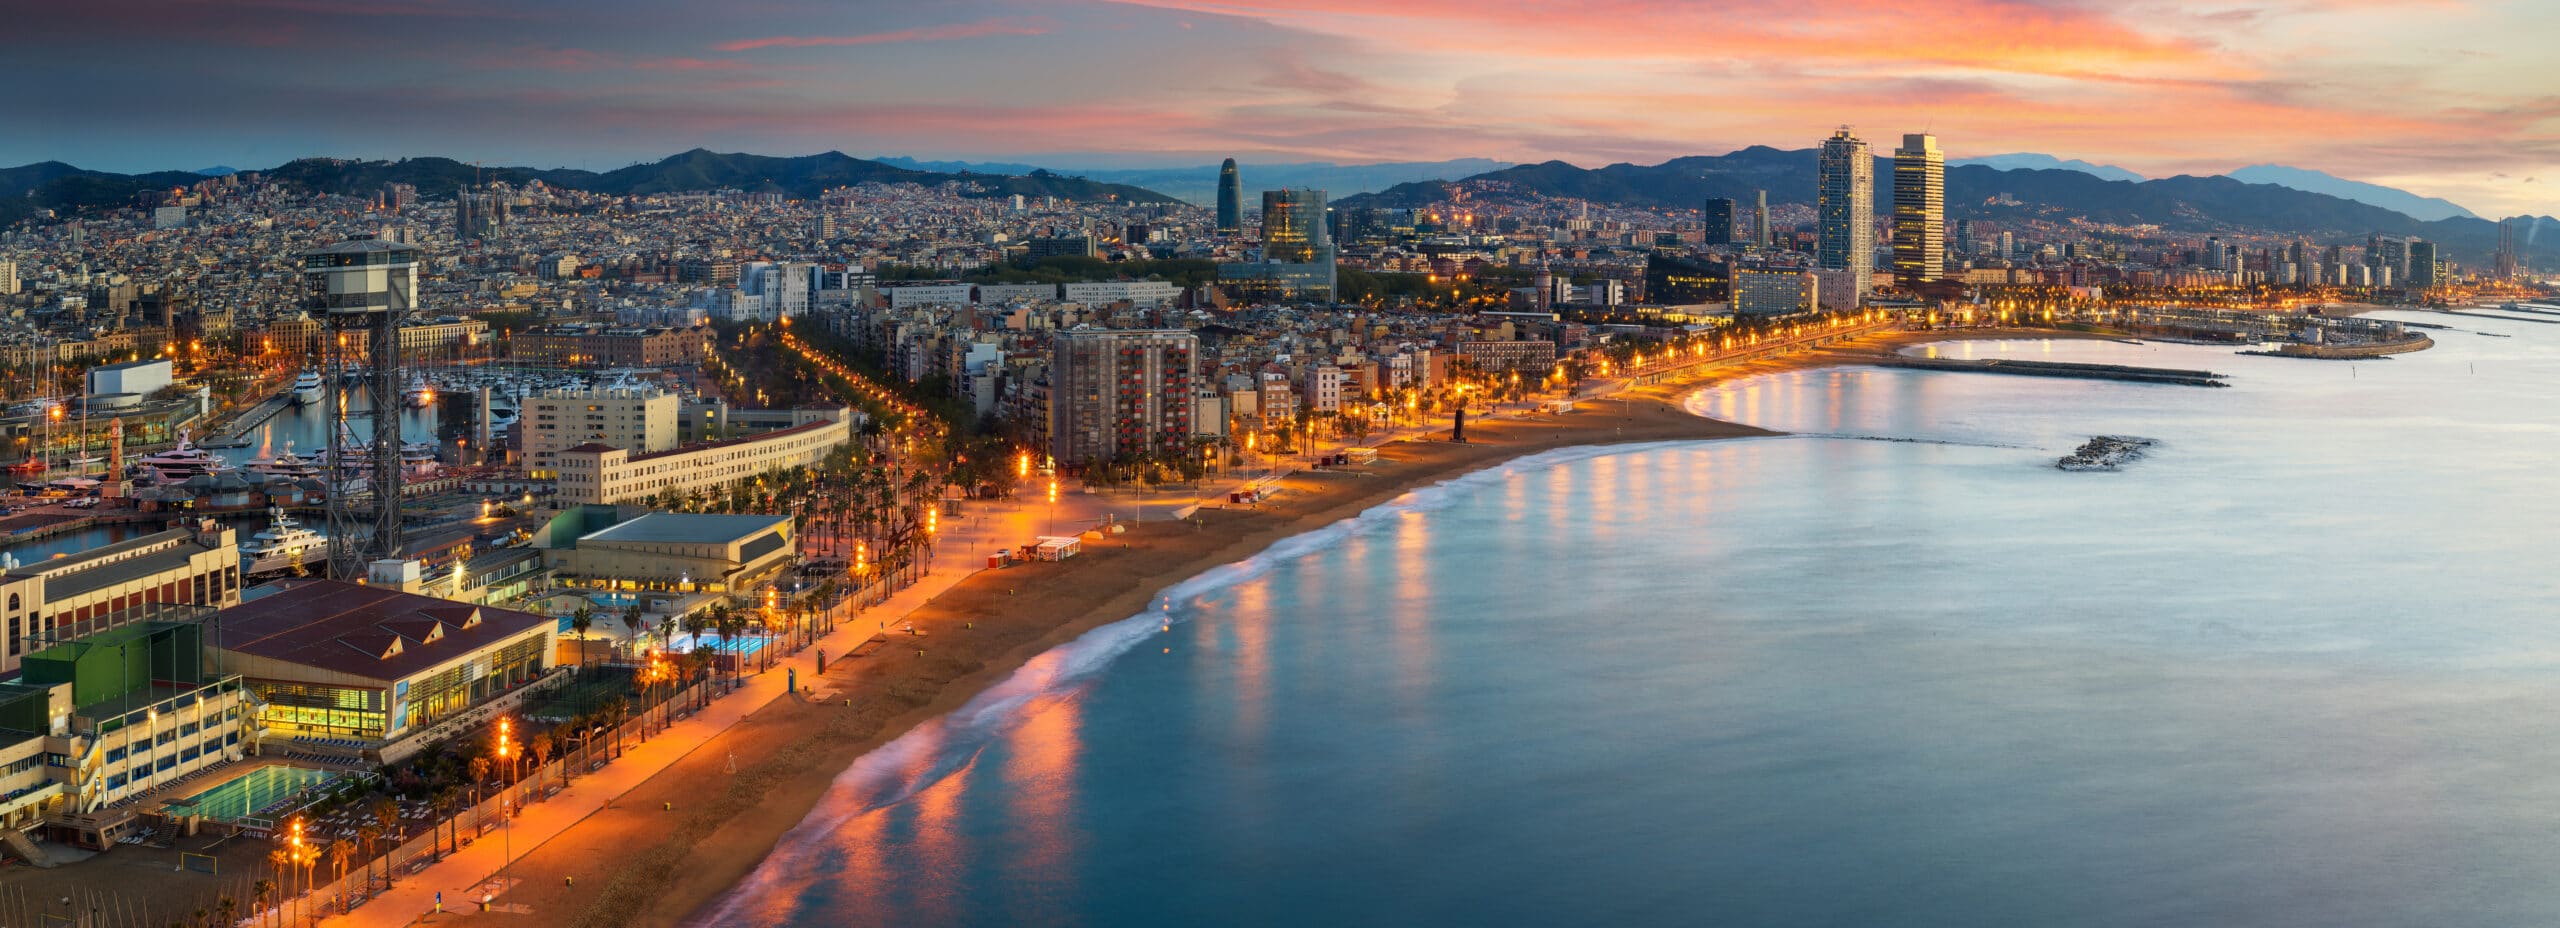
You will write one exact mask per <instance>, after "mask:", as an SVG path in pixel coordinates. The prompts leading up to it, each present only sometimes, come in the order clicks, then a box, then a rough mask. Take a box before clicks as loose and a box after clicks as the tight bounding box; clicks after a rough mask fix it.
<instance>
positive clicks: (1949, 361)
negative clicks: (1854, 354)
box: [1877, 355, 2230, 387]
mask: <svg viewBox="0 0 2560 928" xmlns="http://www.w3.org/2000/svg"><path fill="white" fill-rule="evenodd" d="M1877 363H1880V364H1882V365H1884V366H1886V367H1908V368H1916V369H1919V370H1924V371H1973V372H1975V373H1982V374H2012V375H2016V376H2020V377H2074V378H2078V379H2081V380H2123V381H2129V382H2133V383H2165V384H2177V385H2181V386H2189V387H2227V386H2230V384H2228V383H2224V382H2223V376H2222V375H2221V374H2217V373H2214V372H2212V371H2191V370H2180V369H2177V368H2170V367H2135V366H2132V365H2127V364H2081V363H2076V362H2070V361H2020V360H2015V359H2011V358H1988V359H1983V360H1963V359H1958V358H1914V357H1907V356H1904V355H1888V356H1886V357H1884V358H1881V359H1879V360H1878V362H1877Z"/></svg>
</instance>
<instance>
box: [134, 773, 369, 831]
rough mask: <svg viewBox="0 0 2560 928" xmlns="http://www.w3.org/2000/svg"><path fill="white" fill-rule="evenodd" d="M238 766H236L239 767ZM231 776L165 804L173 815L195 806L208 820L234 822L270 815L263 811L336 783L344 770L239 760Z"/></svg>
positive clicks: (194, 786) (196, 785)
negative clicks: (251, 762) (242, 762)
mask: <svg viewBox="0 0 2560 928" xmlns="http://www.w3.org/2000/svg"><path fill="white" fill-rule="evenodd" d="M235 768H236V769H235ZM226 769H231V770H232V772H231V773H230V775H228V776H219V777H214V778H212V779H210V780H208V781H205V782H200V783H190V784H185V785H186V786H189V787H192V788H191V789H188V790H184V791H181V792H179V793H178V795H176V796H174V797H171V798H166V799H164V800H163V803H164V805H163V807H164V808H165V809H166V810H167V811H168V812H169V813H170V814H173V815H183V814H186V813H187V811H188V810H189V809H193V810H194V812H195V813H196V814H198V815H202V816H204V820H205V821H208V822H219V823H222V824H231V823H234V822H238V821H240V820H241V819H244V818H250V817H260V818H264V817H267V816H265V815H262V814H261V813H263V812H265V811H266V810H267V809H268V808H269V807H271V806H275V805H277V804H279V803H284V802H287V801H289V800H292V799H294V798H296V797H300V796H303V795H306V794H308V793H310V792H311V791H312V790H316V789H319V788H321V787H324V786H327V785H329V784H330V783H334V782H336V781H337V780H338V778H340V777H342V776H345V775H346V774H345V772H344V771H338V770H323V769H321V768H318V767H303V766H299V765H295V764H289V763H282V762H274V761H271V762H267V763H253V764H235V765H233V768H226Z"/></svg>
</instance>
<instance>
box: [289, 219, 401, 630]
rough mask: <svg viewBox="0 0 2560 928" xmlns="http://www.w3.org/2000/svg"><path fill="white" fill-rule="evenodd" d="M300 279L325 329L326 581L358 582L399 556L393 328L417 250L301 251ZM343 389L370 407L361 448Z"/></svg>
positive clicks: (384, 246)
mask: <svg viewBox="0 0 2560 928" xmlns="http://www.w3.org/2000/svg"><path fill="white" fill-rule="evenodd" d="M302 273H303V277H304V278H305V279H306V280H307V281H308V283H309V293H310V297H309V299H308V300H307V301H306V302H305V304H304V305H305V307H306V308H307V309H309V310H310V312H311V315H312V316H313V317H314V318H316V319H318V320H320V322H321V323H322V325H323V328H322V336H321V337H322V339H323V345H322V352H323V356H324V357H325V358H326V363H325V365H324V366H325V368H326V374H325V376H326V377H327V379H328V384H327V386H328V403H329V406H328V412H327V418H328V421H329V428H330V432H331V434H330V436H329V439H328V441H327V447H328V448H329V449H330V451H329V453H328V454H327V456H326V460H327V461H328V466H329V470H328V474H327V479H328V482H329V576H330V577H331V578H332V579H337V580H350V581H354V580H362V579H364V578H365V576H366V573H367V571H368V569H369V565H371V564H372V563H373V561H374V560H376V559H379V558H389V557H398V556H399V555H400V409H401V402H400V401H401V397H400V392H401V383H400V323H401V322H402V321H403V320H405V319H407V318H408V315H409V310H410V308H411V307H413V306H415V305H416V301H417V295H418V250H417V249H416V248H412V247H410V246H407V245H402V244H399V243H397V242H388V241H383V240H381V239H374V238H354V239H348V240H346V241H343V242H339V243H337V244H335V245H330V246H328V247H325V248H318V249H314V250H312V251H309V252H305V253H304V254H303V256H302ZM359 346H361V349H362V350H361V351H359V350H358V349H359ZM350 380H355V381H358V382H359V383H361V385H362V386H361V389H359V390H357V391H353V392H356V393H360V394H361V395H363V396H365V397H367V398H368V400H369V401H370V402H371V403H372V406H373V408H372V409H371V410H370V415H371V417H372V419H373V422H372V431H371V434H369V435H367V436H365V437H364V440H363V442H362V443H361V444H358V443H356V442H354V441H351V440H350V439H352V438H354V437H355V436H354V435H353V434H352V431H351V429H350V428H349V424H348V418H349V417H348V406H349V405H350V404H349V402H348V401H349V400H350V399H352V397H351V396H350V395H349V394H350V392H351V391H349V390H348V381H350ZM355 454H361V455H364V459H365V461H366V463H367V465H368V466H367V467H366V469H365V472H364V473H363V474H357V473H353V472H350V470H349V469H348V468H347V467H346V466H345V464H346V462H345V458H347V457H349V456H351V455H355ZM359 487H363V488H364V492H365V495H363V496H362V497H361V498H360V497H359V496H358V489H359Z"/></svg>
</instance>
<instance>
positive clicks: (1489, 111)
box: [0, 0, 2560, 215]
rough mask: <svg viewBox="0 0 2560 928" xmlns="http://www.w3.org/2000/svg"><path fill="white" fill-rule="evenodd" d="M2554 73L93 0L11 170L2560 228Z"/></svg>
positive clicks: (2520, 1) (2408, 13)
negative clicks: (1690, 166) (2516, 220)
mask: <svg viewBox="0 0 2560 928" xmlns="http://www.w3.org/2000/svg"><path fill="white" fill-rule="evenodd" d="M2555 40H2560V2H2552V0H2505V2H2500V0H1821V2H1802V0H1715V2H1689V0H1511V2H1502V0H1299V2H1284V0H1129V2H1102V0H989V2H976V0H958V2H934V3H916V2H912V0H909V2H872V0H837V2H814V0H730V2H719V3H709V2H698V0H81V2H61V3H29V4H22V5H17V8H16V9H15V10H13V12H12V13H11V14H10V16H9V21H8V27H7V28H6V29H0V62H4V63H0V74H6V75H7V76H8V79H7V80H6V81H5V82H0V86H6V87H7V88H9V91H8V92H7V93H5V94H0V124H5V125H7V126H9V127H10V131H8V132H5V133H0V164H22V163H27V162H32V161H42V160H60V161H67V162H70V163H73V164H77V165H80V166H82V167H89V168H96V169H101V170H114V171H139V170H164V169H192V168H201V167H206V166H209V165H213V164H226V165H231V166H235V167H243V168H258V167H266V166H271V165H274V164H278V163H281V162H283V161H286V160H290V159H292V158H297V157H304V156H311V155H328V156H336V157H356V158H398V157H404V156H412V155H443V156H447V157H453V158H459V159H462V160H466V161H469V160H482V161H486V162H488V163H491V164H510V165H527V166H534V167H554V166H568V167H583V168H591V169H609V168H613V167H619V166H622V165H625V164H629V163H632V162H634V161H646V160H655V159H657V158H661V157H664V156H666V155H669V154H673V153H675V152H678V151H683V150H686V149H690V148H695V147H705V148H710V149H712V150H715V151H746V152H754V153H757V154H770V155H798V154H810V153H815V152H821V151H828V150H838V151H843V152H846V153H848V154H853V155H858V156H867V157H876V156H885V155H909V156H914V157H920V158H968V159H978V160H1010V161H1030V162H1033V163H1039V162H1040V161H1042V160H1043V159H1044V158H1045V159H1047V160H1049V161H1051V162H1052V163H1059V164H1072V165H1073V166H1087V167H1095V166H1104V165H1105V164H1119V165H1127V166H1158V165H1177V164H1194V163H1215V161H1216V159H1218V158H1222V157H1228V156H1235V157H1239V158H1241V159H1243V160H1247V161H1305V160H1328V161H1342V162H1361V161H1427V160H1438V159H1446V158H1462V157H1484V158H1496V159H1506V160H1517V161H1543V160H1547V159H1561V160H1565V161H1569V162H1573V163H1575V164H1580V165H1584V166H1598V165H1601V164H1607V163H1611V162H1618V161H1633V162H1637V163H1643V164H1651V163H1658V162H1660V161H1662V160H1665V159H1668V158H1672V157H1678V156H1681V155H1691V154H1719V153H1723V152H1727V151H1731V150H1734V149H1737V148H1741V147H1744V146H1748V145H1771V146H1776V147H1779V148H1807V147H1811V146H1812V145H1813V144H1815V143H1816V142H1817V141H1818V140H1820V139H1821V138H1822V137H1824V136H1826V135H1828V134H1829V133H1830V131H1831V130H1832V128H1833V127H1834V126H1836V125H1851V126H1854V127H1856V128H1857V130H1858V131H1859V133H1860V134H1861V135H1863V136H1865V137H1866V138H1868V139H1869V140H1871V141H1875V142H1877V143H1879V144H1878V147H1879V148H1890V147H1891V143H1892V142H1893V141H1895V140H1897V139H1898V138H1899V136H1900V135H1901V134H1902V133H1904V132H1914V131H1924V130H1925V131H1931V132H1934V133H1936V134H1937V135H1938V136H1939V138H1940V144H1941V146H1942V147H1944V148H1945V149H1946V150H1947V151H1948V152H1949V154H1950V156H1951V157H1957V158H1961V157H1969V156H1980V155H1991V154H2000V153H2006V152H2018V151H2032V152H2044V153H2048V154H2053V155H2056V156H2059V157H2063V158H2081V159H2086V160H2088V161H2092V162H2097V163H2101V164H2116V165H2121V166H2124V167H2127V168H2131V169H2133V170H2135V171H2139V172H2141V173H2144V174H2146V175H2151V176H2166V175H2171V174H2180V173H2190V174H2212V173H2220V172H2223V171H2227V170H2231V169H2233V168H2237V167H2240V166H2243V165H2248V164H2258V163H2277V164H2286V165H2292V166H2296V167H2305V168H2312V169H2316V170H2322V171H2327V172H2329V173H2332V174H2337V175H2339V176H2343V177H2348V178H2352V179H2356V180H2364V181H2370V182H2374V183H2381V184H2387V185H2391V186H2396V187H2400V188H2402V189H2406V190H2410V191H2412V192H2416V193H2420V194H2423V195H2429V196H2441V197H2445V198H2447V199H2451V200H2453V201H2454V202H2457V203H2461V204H2463V205H2465V206H2468V207H2470V208H2472V209H2473V210H2475V211H2478V212H2480V213H2482V214H2484V215H2503V214H2512V213H2523V212H2532V213H2537V214H2547V213H2560V196H2555V195H2554V194H2553V193H2552V190H2553V189H2554V186H2555V185H2560V69H2555V68H2553V67H2551V65H2550V61H2551V59H2550V57H2549V54H2550V53H2549V48H2551V47H2552V46H2554V45H2555V44H2560V43H2555Z"/></svg>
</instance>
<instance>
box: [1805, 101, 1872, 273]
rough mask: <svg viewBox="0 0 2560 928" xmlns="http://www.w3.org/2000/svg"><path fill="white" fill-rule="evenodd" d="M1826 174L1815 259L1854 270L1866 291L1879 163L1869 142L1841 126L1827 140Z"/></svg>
mask: <svg viewBox="0 0 2560 928" xmlns="http://www.w3.org/2000/svg"><path fill="white" fill-rule="evenodd" d="M1818 168H1819V170H1820V172H1821V177H1820V180H1819V189H1818V190H1817V191H1816V193H1817V197H1816V199H1815V202H1814V223H1815V231H1816V235H1817V241H1816V243H1815V248H1816V252H1815V257H1816V263H1818V264H1820V265H1821V266H1822V267H1825V268H1829V269H1831V270H1835V271H1849V272H1851V274H1850V276H1851V277H1852V278H1854V279H1856V280H1858V281H1861V282H1862V283H1861V284H1860V285H1859V287H1858V295H1859V296H1865V295H1866V289H1867V288H1866V286H1865V285H1864V283H1863V282H1864V281H1866V280H1867V279H1868V278H1870V277H1871V276H1873V275H1872V273H1871V272H1872V271H1873V270H1874V268H1875V260H1876V204H1875V189H1876V162H1875V158H1874V157H1872V156H1870V155H1869V154H1868V153H1867V143H1866V142H1865V141H1863V140H1860V139H1859V138H1858V136H1857V135H1856V134H1855V133H1852V132H1850V131H1849V127H1847V126H1842V127H1840V130H1839V131H1837V132H1834V133H1832V134H1831V137H1830V138H1827V139H1824V140H1822V151H1821V154H1820V156H1819V158H1818Z"/></svg>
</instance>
